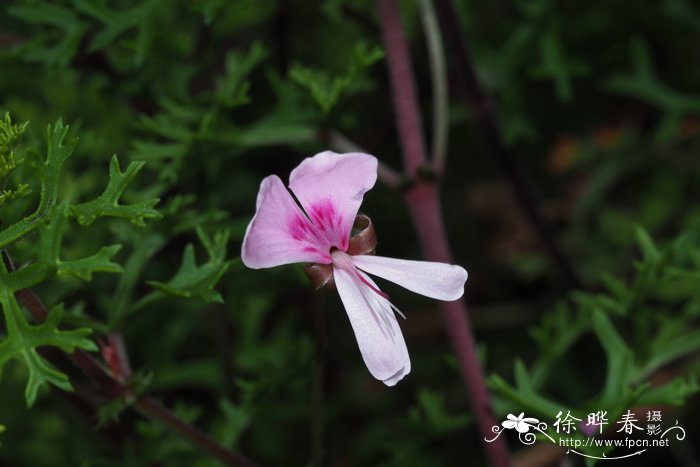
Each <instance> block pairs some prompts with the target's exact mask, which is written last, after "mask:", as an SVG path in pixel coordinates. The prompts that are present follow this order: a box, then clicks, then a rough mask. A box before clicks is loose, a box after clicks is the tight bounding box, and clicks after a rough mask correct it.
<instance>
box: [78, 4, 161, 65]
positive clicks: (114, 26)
mask: <svg viewBox="0 0 700 467" xmlns="http://www.w3.org/2000/svg"><path fill="white" fill-rule="evenodd" d="M161 2H162V0H149V1H143V2H137V3H136V5H135V6H133V7H131V8H128V9H124V10H121V11H118V10H114V9H109V8H108V7H107V6H106V5H105V4H101V2H94V1H88V0H72V3H73V6H74V7H75V8H76V10H78V11H80V12H81V13H84V14H86V15H88V16H91V17H92V18H94V19H96V20H98V21H100V22H101V23H103V28H102V29H100V30H99V32H98V33H97V34H96V35H95V37H94V38H93V39H92V41H91V42H90V52H96V51H98V50H102V49H104V48H106V47H107V46H109V45H110V44H112V43H113V42H115V40H116V39H117V38H118V37H120V36H122V35H124V33H126V32H127V31H129V30H131V29H136V30H137V37H136V40H135V41H134V42H133V49H134V62H135V64H136V65H141V64H142V63H143V61H144V60H145V59H146V56H147V52H148V50H149V49H150V47H151V43H152V32H151V24H150V23H151V16H152V15H153V13H154V11H155V10H156V7H157V5H158V4H159V3H161Z"/></svg>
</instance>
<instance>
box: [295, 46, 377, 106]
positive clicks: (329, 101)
mask: <svg viewBox="0 0 700 467" xmlns="http://www.w3.org/2000/svg"><path fill="white" fill-rule="evenodd" d="M383 57H384V52H383V51H382V50H381V49H380V48H378V47H373V48H370V47H368V46H367V45H366V44H364V43H362V42H360V43H358V44H356V45H355V47H354V48H353V54H352V57H351V60H350V63H349V64H348V68H347V71H346V72H345V73H344V74H343V75H340V76H331V75H330V74H329V73H327V72H326V71H324V70H317V69H313V68H309V67H305V66H301V65H295V66H293V67H292V68H291V69H290V71H289V78H290V79H291V80H293V81H295V82H296V83H297V84H299V85H300V86H302V87H304V88H306V90H307V91H308V92H309V94H310V95H311V98H312V99H313V101H314V102H315V103H316V105H318V106H319V107H320V108H321V110H322V111H323V112H324V113H326V114H327V113H329V112H330V111H331V110H332V109H333V108H334V107H335V106H336V105H337V104H338V103H339V102H340V100H341V98H342V97H343V96H344V95H346V94H350V93H351V92H352V91H357V90H360V89H363V88H366V82H365V81H363V79H362V73H363V72H364V71H365V70H366V69H367V68H369V67H370V66H371V65H372V64H374V63H375V62H376V61H378V60H380V59H381V58H383Z"/></svg>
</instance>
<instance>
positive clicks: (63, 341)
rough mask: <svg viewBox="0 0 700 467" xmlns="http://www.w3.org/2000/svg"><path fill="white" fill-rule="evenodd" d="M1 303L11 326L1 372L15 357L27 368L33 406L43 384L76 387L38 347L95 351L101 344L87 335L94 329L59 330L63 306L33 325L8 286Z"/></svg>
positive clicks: (2, 347)
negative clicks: (40, 322)
mask: <svg viewBox="0 0 700 467" xmlns="http://www.w3.org/2000/svg"><path fill="white" fill-rule="evenodd" d="M0 304H1V305H2V311H3V315H4V318H5V325H6V327H7V337H6V338H5V339H4V340H3V341H2V342H0V372H1V371H2V368H3V367H4V365H5V363H7V362H8V361H10V360H13V359H14V360H18V361H19V362H21V363H22V364H23V365H24V366H25V367H26V368H27V371H28V379H27V385H26V389H25V398H26V401H27V406H29V407H31V406H32V405H33V404H34V402H35V401H36V397H37V393H38V391H39V388H40V387H41V386H43V385H46V384H53V385H54V386H56V387H59V388H61V389H63V390H65V391H70V390H71V389H72V386H71V384H70V381H69V380H68V377H67V376H66V375H65V374H64V373H62V372H60V371H58V370H57V369H56V368H54V367H53V366H52V365H51V364H49V363H48V362H47V361H46V360H44V358H43V357H41V356H40V355H39V353H38V351H37V348H38V347H42V346H51V347H57V348H59V349H61V350H63V351H64V352H73V351H75V349H77V348H81V349H84V350H89V351H95V350H97V346H96V345H95V343H94V342H92V341H91V340H89V339H88V338H87V336H89V335H90V333H91V332H92V331H91V330H90V329H74V330H70V331H61V330H59V329H58V324H59V322H60V321H61V314H62V311H63V309H62V307H56V308H54V309H53V310H51V312H50V313H49V316H48V318H47V320H46V321H45V322H44V323H42V324H39V325H30V324H29V323H27V321H26V320H25V318H24V315H23V313H22V310H21V309H20V307H19V304H18V303H17V300H16V299H15V296H14V293H13V292H12V291H10V290H9V289H7V288H5V287H3V288H2V290H0Z"/></svg>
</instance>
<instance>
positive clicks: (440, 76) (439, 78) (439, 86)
mask: <svg viewBox="0 0 700 467" xmlns="http://www.w3.org/2000/svg"><path fill="white" fill-rule="evenodd" d="M419 3H420V11H421V20H422V21H423V31H425V39H426V42H427V46H428V57H429V58H430V78H431V81H432V85H433V140H432V147H431V151H430V155H431V156H432V158H431V160H432V161H433V169H435V173H437V174H439V175H441V174H442V173H443V172H444V170H445V159H447V141H448V138H449V130H450V120H449V118H450V109H449V105H448V103H449V99H448V90H447V69H446V66H445V49H444V47H443V43H442V36H441V34H440V25H439V24H438V20H437V15H436V14H435V8H434V7H433V1H432V0H420V2H419Z"/></svg>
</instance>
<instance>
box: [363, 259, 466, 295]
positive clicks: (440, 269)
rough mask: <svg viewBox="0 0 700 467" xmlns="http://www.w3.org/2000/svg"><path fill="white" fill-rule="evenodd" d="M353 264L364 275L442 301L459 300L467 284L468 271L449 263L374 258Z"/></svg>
mask: <svg viewBox="0 0 700 467" xmlns="http://www.w3.org/2000/svg"><path fill="white" fill-rule="evenodd" d="M352 262H353V263H354V264H355V266H357V267H358V268H360V269H362V270H363V271H366V272H368V273H370V274H373V275H375V276H379V277H381V278H382V279H386V280H388V281H391V282H394V283H395V284H398V285H400V286H401V287H405V288H407V289H408V290H411V291H413V292H416V293H419V294H421V295H425V296H426V297H430V298H436V299H438V300H448V301H449V300H457V299H458V298H459V297H461V296H462V294H463V293H464V283H465V282H466V281H467V271H466V270H465V269H464V268H462V267H460V266H454V265H451V264H445V263H434V262H430V261H409V260H405V259H396V258H385V257H382V256H371V255H359V256H353V257H352Z"/></svg>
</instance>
